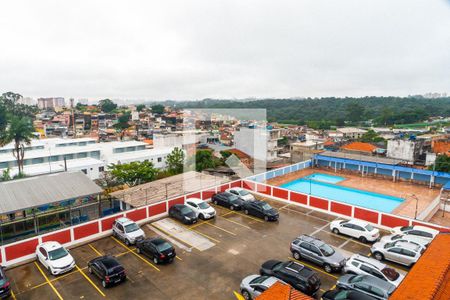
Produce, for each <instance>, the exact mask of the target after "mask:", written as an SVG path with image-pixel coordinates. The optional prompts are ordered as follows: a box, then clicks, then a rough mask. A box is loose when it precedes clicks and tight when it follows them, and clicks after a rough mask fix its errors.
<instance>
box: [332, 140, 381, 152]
mask: <svg viewBox="0 0 450 300" xmlns="http://www.w3.org/2000/svg"><path fill="white" fill-rule="evenodd" d="M341 149H345V150H352V151H364V152H373V151H375V150H376V149H377V147H375V146H374V145H372V144H369V143H362V142H354V143H350V144H347V145H344V146H342V147H341Z"/></svg>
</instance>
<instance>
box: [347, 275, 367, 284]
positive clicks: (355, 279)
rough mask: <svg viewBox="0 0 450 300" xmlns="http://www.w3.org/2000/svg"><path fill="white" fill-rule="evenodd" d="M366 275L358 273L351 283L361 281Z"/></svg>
mask: <svg viewBox="0 0 450 300" xmlns="http://www.w3.org/2000/svg"><path fill="white" fill-rule="evenodd" d="M363 276H364V275H356V276H355V277H353V278H352V279H350V280H349V281H350V283H355V282H360V281H361V280H362V279H363Z"/></svg>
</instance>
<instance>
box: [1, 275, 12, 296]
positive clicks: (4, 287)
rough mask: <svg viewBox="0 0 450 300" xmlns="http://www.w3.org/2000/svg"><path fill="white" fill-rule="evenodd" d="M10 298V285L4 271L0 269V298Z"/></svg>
mask: <svg viewBox="0 0 450 300" xmlns="http://www.w3.org/2000/svg"><path fill="white" fill-rule="evenodd" d="M9 296H11V283H10V281H9V279H8V277H6V273H5V270H4V269H3V267H0V298H2V299H4V298H8V297H9Z"/></svg>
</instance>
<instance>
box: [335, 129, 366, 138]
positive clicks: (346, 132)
mask: <svg viewBox="0 0 450 300" xmlns="http://www.w3.org/2000/svg"><path fill="white" fill-rule="evenodd" d="M336 132H338V133H342V135H343V137H344V138H346V139H350V140H356V139H359V138H361V137H362V136H363V134H364V133H366V132H367V130H364V129H359V128H355V127H342V128H338V129H336Z"/></svg>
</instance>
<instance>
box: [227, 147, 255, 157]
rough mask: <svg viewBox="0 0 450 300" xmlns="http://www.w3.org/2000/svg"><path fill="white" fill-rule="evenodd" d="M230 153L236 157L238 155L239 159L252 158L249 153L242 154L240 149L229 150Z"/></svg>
mask: <svg viewBox="0 0 450 300" xmlns="http://www.w3.org/2000/svg"><path fill="white" fill-rule="evenodd" d="M228 151H229V152H231V153H233V154H234V155H236V156H237V157H238V158H241V159H242V158H250V156H249V155H248V154H247V153H244V152H242V151H241V150H238V149H230V150H228Z"/></svg>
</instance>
